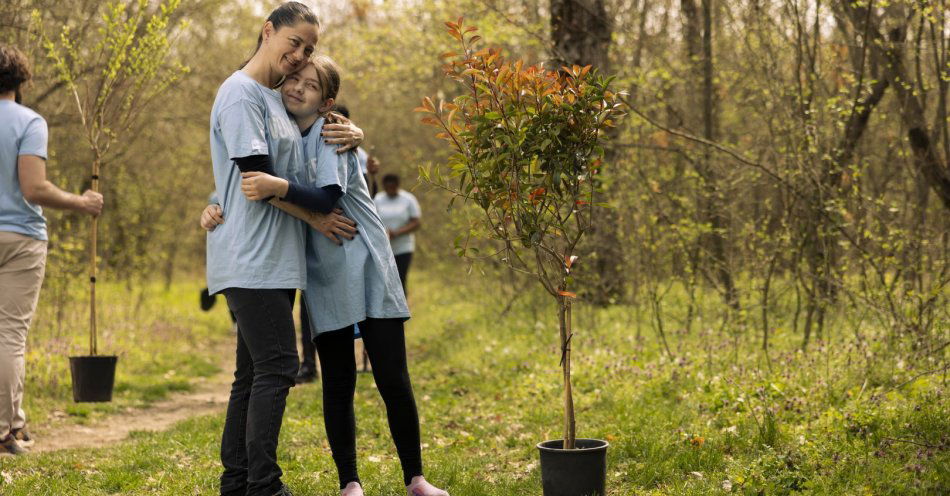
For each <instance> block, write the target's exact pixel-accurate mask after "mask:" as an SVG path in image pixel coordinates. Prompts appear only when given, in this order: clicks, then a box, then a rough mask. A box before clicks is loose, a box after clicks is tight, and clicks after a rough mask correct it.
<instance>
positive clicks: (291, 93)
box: [280, 64, 333, 117]
mask: <svg viewBox="0 0 950 496" xmlns="http://www.w3.org/2000/svg"><path fill="white" fill-rule="evenodd" d="M280 96H281V98H283V100H284V106H285V107H287V111H288V112H290V113H291V114H293V115H294V116H295V117H303V116H307V115H312V114H315V113H317V112H323V111H326V110H329V109H330V107H331V106H332V105H333V102H332V101H329V100H326V99H324V98H323V88H321V87H320V80H319V78H318V77H317V69H316V68H314V67H313V65H312V64H305V65H304V66H303V68H302V69H300V70H299V71H297V72H295V73H293V74H289V75H288V76H287V79H285V80H284V84H283V85H281V87H280Z"/></svg>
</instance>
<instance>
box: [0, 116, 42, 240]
mask: <svg viewBox="0 0 950 496" xmlns="http://www.w3.org/2000/svg"><path fill="white" fill-rule="evenodd" d="M47 138H48V131H47V128H46V121H45V120H44V119H43V118H42V117H40V114H37V113H36V112H34V111H32V110H30V109H28V108H26V107H24V106H23V105H20V104H19V103H16V102H14V101H13V100H0V231H5V232H14V233H17V234H22V235H24V236H29V237H31V238H33V239H38V240H40V241H46V239H47V238H46V219H44V218H43V209H42V208H40V206H39V205H34V204H32V203H30V202H28V201H26V198H23V192H22V191H21V190H20V175H19V172H18V171H17V159H18V158H19V157H20V155H36V156H37V157H40V158H42V159H43V160H46V142H47Z"/></svg>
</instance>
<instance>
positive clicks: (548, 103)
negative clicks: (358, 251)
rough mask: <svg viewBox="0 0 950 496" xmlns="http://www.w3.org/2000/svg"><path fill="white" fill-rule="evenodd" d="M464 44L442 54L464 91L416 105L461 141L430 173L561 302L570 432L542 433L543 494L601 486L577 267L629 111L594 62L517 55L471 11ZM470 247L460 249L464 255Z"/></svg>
mask: <svg viewBox="0 0 950 496" xmlns="http://www.w3.org/2000/svg"><path fill="white" fill-rule="evenodd" d="M446 26H447V27H448V32H449V34H450V35H451V36H452V37H453V38H454V39H455V40H456V41H457V42H458V44H459V46H460V51H458V52H448V53H445V54H443V55H442V58H443V59H444V60H445V62H446V63H445V65H444V66H443V71H444V72H445V74H446V76H448V77H449V78H451V79H453V80H455V81H456V82H458V83H459V84H460V85H461V87H462V91H461V94H460V96H458V97H456V98H454V99H453V100H452V101H451V102H444V101H440V102H439V103H438V104H435V103H434V102H433V101H432V99H431V98H428V97H426V98H424V99H423V102H422V106H421V107H418V108H416V111H417V112H422V113H425V114H428V115H426V116H424V117H423V119H422V121H423V123H425V124H429V125H432V126H435V127H438V128H439V129H440V131H439V133H438V134H437V136H438V137H439V138H442V139H445V140H446V141H448V142H449V143H450V144H451V146H452V148H453V151H454V152H455V153H454V154H453V155H452V156H451V158H450V159H449V160H448V163H447V164H446V165H444V166H434V167H429V168H426V167H423V168H422V170H421V172H420V174H421V176H422V179H423V180H425V181H427V182H430V183H432V184H434V185H436V186H438V187H440V188H442V189H445V190H447V191H449V192H450V193H451V194H452V195H453V200H455V199H456V198H458V199H461V200H463V201H466V202H470V203H472V204H474V205H476V206H477V207H476V210H478V211H479V217H480V219H481V220H480V222H481V224H482V225H481V229H479V230H478V232H481V233H483V234H484V236H485V237H487V238H489V239H491V240H493V241H494V242H496V243H499V245H500V248H501V249H500V250H499V251H498V252H497V253H496V256H497V257H498V258H499V259H501V261H502V262H504V263H505V264H507V265H508V266H509V267H510V268H512V269H513V270H516V271H518V272H521V273H524V274H529V275H530V276H532V277H533V278H536V279H537V280H538V282H539V283H540V285H541V286H542V287H543V288H544V290H545V291H546V292H547V293H548V294H549V295H550V296H551V298H553V299H554V301H555V302H556V304H557V312H558V322H559V329H560V345H561V346H560V349H561V354H560V365H561V367H562V372H563V385H564V388H563V393H564V394H563V402H564V424H563V437H562V439H558V440H553V441H544V442H541V443H539V444H538V449H539V450H540V455H541V479H542V485H543V488H544V494H545V496H562V495H563V496H582V495H593V494H597V495H604V494H606V493H605V479H606V451H607V442H606V441H602V440H598V439H580V438H577V437H576V435H575V432H576V430H575V420H574V400H573V394H572V389H571V341H572V337H573V333H572V332H571V303H572V301H573V299H574V298H575V297H576V294H575V289H574V288H573V287H572V286H573V285H574V279H573V277H572V274H571V271H572V268H573V267H574V264H575V262H576V260H577V259H578V255H577V254H576V253H575V249H576V248H577V246H578V242H579V241H580V240H581V238H582V237H583V236H584V235H585V233H587V232H588V231H589V230H590V228H591V225H592V223H593V222H596V218H595V216H594V213H595V209H596V208H597V207H600V206H602V205H595V204H593V203H592V202H593V198H594V193H595V191H596V190H597V188H598V187H599V186H598V185H599V184H600V181H597V180H596V175H597V174H598V172H599V171H600V169H601V167H603V163H602V159H603V156H604V150H603V146H602V145H603V142H604V141H605V139H606V136H607V133H606V131H607V128H609V127H611V126H612V125H613V122H612V121H613V119H614V118H616V116H618V115H620V114H621V110H620V108H621V105H622V104H621V102H620V100H619V98H618V96H617V95H616V94H614V93H612V92H611V91H610V89H609V83H610V80H609V79H605V78H603V77H601V76H599V75H597V74H596V73H595V72H594V71H592V70H591V68H590V67H589V66H588V67H578V66H574V67H563V68H561V69H560V70H557V71H552V70H547V69H545V68H543V67H540V66H531V65H528V64H526V63H524V62H523V61H517V62H512V61H509V60H508V59H507V58H506V57H505V55H504V54H503V53H502V52H501V50H499V49H497V48H479V47H478V43H479V41H480V40H481V37H480V36H479V35H477V34H474V33H475V32H476V31H477V29H476V28H475V27H474V26H465V25H463V20H462V19H459V20H458V21H457V22H447V23H446ZM465 251H466V248H462V249H461V250H460V252H461V254H462V255H464V254H465Z"/></svg>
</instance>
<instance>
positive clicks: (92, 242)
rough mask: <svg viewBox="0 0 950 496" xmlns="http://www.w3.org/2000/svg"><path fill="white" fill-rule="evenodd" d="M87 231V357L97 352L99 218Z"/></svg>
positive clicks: (95, 172) (95, 166) (95, 169)
mask: <svg viewBox="0 0 950 496" xmlns="http://www.w3.org/2000/svg"><path fill="white" fill-rule="evenodd" d="M99 160H100V159H99V151H98V150H96V152H95V158H94V159H93V161H92V186H91V189H92V190H93V191H99ZM89 225H90V229H89V355H91V356H95V355H96V354H97V352H98V349H97V348H98V342H97V341H98V340H97V337H98V336H97V332H98V329H97V322H96V274H97V272H98V264H97V260H96V258H97V255H98V253H99V247H98V240H99V216H95V217H93V218H92V222H90V224H89Z"/></svg>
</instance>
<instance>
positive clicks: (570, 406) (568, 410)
mask: <svg viewBox="0 0 950 496" xmlns="http://www.w3.org/2000/svg"><path fill="white" fill-rule="evenodd" d="M558 317H559V319H558V320H559V321H560V322H559V323H560V326H559V327H560V330H561V371H562V372H563V375H564V449H574V441H575V439H576V437H577V435H576V425H575V421H574V392H573V388H572V387H571V337H572V336H573V334H572V333H571V300H570V297H568V296H559V297H558Z"/></svg>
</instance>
